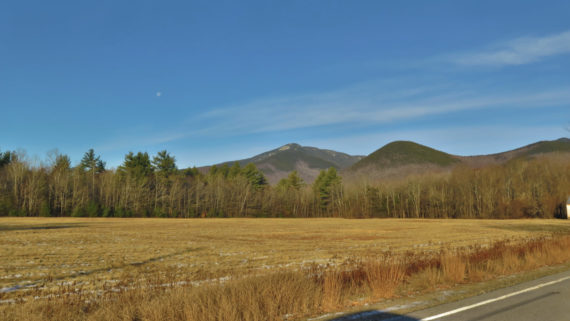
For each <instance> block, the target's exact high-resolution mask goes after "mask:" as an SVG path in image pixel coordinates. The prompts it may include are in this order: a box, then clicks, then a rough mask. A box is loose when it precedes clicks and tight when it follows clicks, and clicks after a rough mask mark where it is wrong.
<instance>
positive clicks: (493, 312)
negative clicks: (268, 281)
mask: <svg viewBox="0 0 570 321" xmlns="http://www.w3.org/2000/svg"><path fill="white" fill-rule="evenodd" d="M340 320H358V321H364V320H366V321H372V320H383V321H432V320H437V321H495V320H496V321H570V271H567V272H564V273H560V274H556V275H551V276H547V277H543V278H540V279H536V280H533V281H529V282H525V283H521V284H517V285H515V286H512V287H508V288H504V289H500V290H496V291H493V292H489V293H486V294H483V295H480V296H476V297H471V298H468V299H465V300H461V301H457V302H453V303H448V304H443V305H439V306H436V307H433V308H430V309H427V310H423V311H416V312H412V313H409V314H407V315H398V314H391V313H382V312H380V311H368V312H364V314H362V315H358V314H355V315H352V316H345V317H343V318H340Z"/></svg>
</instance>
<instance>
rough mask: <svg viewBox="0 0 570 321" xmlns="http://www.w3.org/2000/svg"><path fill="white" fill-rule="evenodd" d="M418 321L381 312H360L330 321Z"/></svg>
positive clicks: (417, 320) (400, 315)
mask: <svg viewBox="0 0 570 321" xmlns="http://www.w3.org/2000/svg"><path fill="white" fill-rule="evenodd" d="M376 320H378V321H419V319H416V318H413V317H409V316H406V315H402V314H395V313H390V312H382V311H377V310H370V311H361V312H357V313H352V314H347V315H343V316H342V317H339V318H335V319H332V320H331V321H376Z"/></svg>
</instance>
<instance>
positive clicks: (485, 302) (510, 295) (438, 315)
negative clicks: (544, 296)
mask: <svg viewBox="0 0 570 321" xmlns="http://www.w3.org/2000/svg"><path fill="white" fill-rule="evenodd" d="M568 279H570V276H567V277H563V278H561V279H558V280H554V281H550V282H546V283H542V284H539V285H537V286H533V287H530V288H527V289H524V290H520V291H517V292H513V293H509V294H506V295H503V296H500V297H498V298H494V299H490V300H486V301H482V302H479V303H475V304H472V305H468V306H465V307H462V308H459V309H455V310H451V311H447V312H444V313H440V314H437V315H432V316H431V317H427V318H423V319H421V320H420V321H430V320H435V319H439V318H443V317H446V316H448V315H452V314H456V313H459V312H463V311H466V310H469V309H473V308H476V307H479V306H482V305H485V304H489V303H493V302H497V301H500V300H504V299H506V298H510V297H512V296H515V295H519V294H522V293H525V292H530V291H533V290H536V289H540V288H542V287H545V286H549V285H552V284H556V283H560V282H562V281H566V280H568Z"/></svg>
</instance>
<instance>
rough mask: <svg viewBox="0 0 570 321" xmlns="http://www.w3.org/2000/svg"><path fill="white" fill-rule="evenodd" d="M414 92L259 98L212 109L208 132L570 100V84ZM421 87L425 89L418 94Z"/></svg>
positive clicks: (381, 120) (366, 121)
mask: <svg viewBox="0 0 570 321" xmlns="http://www.w3.org/2000/svg"><path fill="white" fill-rule="evenodd" d="M408 92H409V94H408V95H405V94H403V91H400V92H386V91H382V90H381V89H380V88H374V87H368V88H367V90H362V88H360V89H359V90H341V91H339V92H331V93H324V94H314V95H302V96H292V97H288V98H285V97H283V98H278V99H266V100H258V101H253V102H251V103H246V104H242V105H238V106H233V107H229V108H221V109H215V110H212V111H210V112H208V113H206V114H204V115H202V117H201V121H202V122H205V123H211V124H212V126H203V127H202V133H203V134H220V135H228V134H233V135H241V134H254V133H266V132H279V131H287V130H295V129H303V128H313V127H319V126H330V125H350V124H355V125H359V126H362V125H375V124H386V123H392V122H397V121H403V120H408V119H414V118H421V117H426V116H431V115H438V114H446V113H452V112H459V111H465V110H474V109H485V108H504V107H514V108H541V107H549V106H561V105H566V104H568V102H569V101H570V88H559V89H557V90H547V91H536V92H525V93H520V92H516V93H513V92H511V93H508V92H505V93H501V94H484V93H479V92H472V91H466V90H460V89H449V88H448V89H446V90H432V91H427V92H422V91H420V90H419V89H418V88H416V90H411V89H410V90H408ZM416 92H420V93H419V94H417V93H416Z"/></svg>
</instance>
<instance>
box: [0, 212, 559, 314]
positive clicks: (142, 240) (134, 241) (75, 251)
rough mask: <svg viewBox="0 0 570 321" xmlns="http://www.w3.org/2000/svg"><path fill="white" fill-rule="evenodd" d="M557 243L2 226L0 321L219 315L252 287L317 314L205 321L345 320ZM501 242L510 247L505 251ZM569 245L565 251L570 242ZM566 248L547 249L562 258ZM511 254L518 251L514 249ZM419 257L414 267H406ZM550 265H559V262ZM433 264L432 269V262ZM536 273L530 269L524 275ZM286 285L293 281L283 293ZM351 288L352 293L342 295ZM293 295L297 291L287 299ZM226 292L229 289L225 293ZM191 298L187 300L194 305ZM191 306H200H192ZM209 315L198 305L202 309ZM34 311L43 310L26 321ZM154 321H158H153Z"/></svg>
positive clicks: (489, 233) (439, 224) (199, 228)
mask: <svg viewBox="0 0 570 321" xmlns="http://www.w3.org/2000/svg"><path fill="white" fill-rule="evenodd" d="M553 235H558V236H562V237H564V236H567V235H570V222H569V221H564V220H501V221H497V220H398V219H378V220H347V219H186V220H177V219H73V218H41V219H40V218H0V242H1V244H2V247H1V248H0V257H1V258H2V259H1V262H0V289H1V290H0V302H2V304H1V305H0V311H3V312H2V313H6V314H4V317H5V318H6V319H11V318H13V319H17V318H18V317H21V316H22V315H25V316H26V318H30V319H33V316H35V317H37V319H42V318H45V319H50V318H52V319H62V318H64V317H62V315H61V314H56V315H46V313H47V312H46V307H50V306H51V305H53V304H54V302H59V301H57V300H63V299H65V300H72V301H73V300H76V299H72V297H73V298H76V297H77V298H79V299H78V300H80V301H73V302H74V303H73V304H72V305H71V306H76V305H78V304H79V305H83V304H89V302H94V301H97V300H102V299H101V298H106V299H109V298H112V296H113V295H115V297H114V298H115V299H111V301H112V302H116V301H117V300H119V299H117V295H121V294H122V298H123V299H124V298H125V297H127V296H133V295H135V296H136V295H142V296H143V297H144V299H141V298H136V299H133V298H131V299H129V300H135V301H136V300H139V301H140V300H143V301H144V300H147V299H148V300H151V301H152V302H154V304H157V303H156V302H157V301H156V300H160V297H170V298H171V299H170V300H171V301H172V300H174V299H173V293H178V292H176V291H182V290H183V289H186V290H185V291H186V292H184V293H183V294H182V293H178V294H177V295H176V298H177V300H178V299H181V298H186V299H188V300H190V299H189V298H188V296H192V297H193V296H196V295H198V296H200V295H206V294H204V293H203V292H204V291H206V292H207V291H217V292H216V293H217V294H216V295H212V294H208V295H206V296H207V297H209V299H208V300H210V301H211V302H210V303H208V304H210V305H212V304H214V305H216V306H217V308H219V307H220V305H223V303H220V302H218V301H215V300H214V299H213V297H217V298H218V299H219V300H222V301H223V300H228V298H231V297H232V296H234V295H237V296H238V297H239V296H240V295H238V294H235V293H234V294H232V293H229V294H228V293H226V294H224V295H222V294H220V293H223V292H224V291H230V292H231V289H232V287H238V288H240V289H244V288H249V287H251V289H250V290H249V291H250V292H260V291H261V290H260V288H259V287H263V286H262V285H261V284H262V283H264V282H265V283H270V284H273V285H275V283H276V282H277V283H279V284H280V285H279V287H281V288H282V289H283V291H297V292H298V291H305V292H306V295H307V296H313V297H318V298H315V300H317V299H318V300H317V301H318V303H315V302H316V301H315V302H313V301H314V300H313V301H310V300H309V301H307V302H305V301H303V302H289V303H287V304H285V303H283V304H282V305H283V306H282V307H280V308H279V309H281V310H279V311H277V310H275V311H273V310H268V311H264V312H263V313H265V314H259V315H257V314H256V313H257V312H255V311H254V310H256V309H257V310H263V309H262V308H260V307H259V306H258V307H257V308H255V306H256V304H258V303H255V300H254V299H251V300H253V301H251V302H249V303H242V304H247V305H251V307H249V308H251V309H252V311H250V312H251V314H248V315H244V314H240V315H233V316H232V315H231V313H230V312H228V313H230V314H223V315H218V314H216V315H211V316H209V317H208V318H209V319H212V320H216V319H220V320H221V319H232V318H233V319H236V320H237V319H242V318H248V319H263V318H267V317H268V316H270V317H271V318H272V319H287V318H292V319H295V318H298V317H301V316H307V315H311V314H312V313H317V312H321V311H332V310H335V309H337V308H341V307H342V306H344V305H346V300H348V299H350V298H349V297H347V295H354V296H361V297H362V296H365V297H371V298H376V299H378V298H382V297H388V296H390V295H393V294H394V292H395V291H396V290H397V287H398V286H400V284H401V283H402V282H403V281H404V280H405V283H406V286H408V287H409V286H413V287H415V288H417V289H421V290H426V289H433V288H434V286H436V285H437V284H438V283H441V282H443V281H446V282H448V283H449V282H451V283H454V282H455V283H457V282H463V281H464V280H466V275H469V277H470V279H472V280H475V281H476V280H477V279H485V278H487V276H485V275H484V274H485V273H487V272H489V271H491V270H492V272H493V273H495V274H497V273H498V274H505V273H509V272H516V271H518V270H520V269H523V268H524V269H530V268H533V267H536V266H540V265H542V264H546V263H548V262H550V261H548V262H547V260H546V259H545V257H543V258H542V259H541V258H540V257H538V259H537V258H535V257H534V256H533V258H532V259H531V258H530V256H529V255H528V254H525V253H527V252H528V251H530V250H533V249H539V250H540V252H541V253H542V252H544V249H545V248H548V247H546V246H545V245H544V244H545V243H544V242H546V241H547V240H550V239H552V236H553ZM505 240H508V242H506V243H505V242H502V243H501V241H505ZM533 242H534V243H533ZM541 242H542V243H541ZM564 242H566V243H568V242H569V240H568V238H566V239H565V241H564ZM564 242H563V243H560V244H559V243H556V244H557V245H553V246H552V247H553V248H554V247H556V246H559V247H562V246H565V245H564V244H566V243H564ZM497 244H500V246H502V247H501V248H499V247H498V246H497ZM517 244H523V245H518V247H517ZM507 245H508V246H510V247H508V246H507ZM489 248H497V249H499V250H500V251H502V249H503V248H505V249H506V248H508V251H511V252H509V253H510V254H509V255H512V256H513V257H516V258H521V260H523V259H524V260H523V261H524V262H523V263H524V264H523V263H520V264H519V263H516V264H518V265H516V267H515V265H513V268H512V269H511V268H509V266H507V265H508V264H506V263H505V262H506V261H502V263H500V265H502V266H501V267H500V268H496V267H495V268H493V269H491V268H490V267H489V262H490V260H495V259H497V260H498V259H501V260H505V255H506V254H505V253H506V252H505V253H503V252H501V254H499V255H498V256H497V254H496V253H495V252H496V251H495V252H493V253H495V254H493V253H491V252H489V251H488V250H487V252H484V251H485V249H489ZM499 250H497V251H499ZM521 251H522V252H521ZM524 251H527V252H524ZM537 251H538V250H537ZM523 252H524V253H523ZM474 253H475V254H474ZM485 253H487V254H485ZM489 253H491V254H489ZM533 253H534V252H533ZM537 253H538V252H537ZM414 255H417V257H416V258H413V259H411V258H412V257H414ZM469 255H471V256H469ZM533 255H534V254H533ZM537 255H539V254H537ZM540 255H546V254H540ZM556 255H558V256H560V254H559V253H558V254H556ZM436 258H437V262H436V261H434V260H435V259H436ZM565 258H566V257H565V256H564V257H557V258H556V259H552V260H551V261H552V262H554V263H557V262H559V261H561V260H565ZM541 260H543V261H541ZM467 261H469V262H474V263H473V264H479V265H480V264H483V263H484V264H486V267H485V269H484V270H482V269H479V270H476V269H475V268H474V266H475V265H473V266H471V267H470V266H469V264H468V262H467ZM531 261H532V262H534V263H532V264H531V263H529V262H531ZM410 262H415V263H414V264H415V265H414V266H415V267H414V268H410V264H411V263H410ZM418 262H420V263H421V262H423V263H421V264H420V263H418ZM513 262H514V261H513ZM521 262H522V261H521ZM511 263H512V262H511ZM511 263H509V264H511ZM512 264H515V263H512ZM521 264H523V265H521ZM416 265H417V266H416ZM315 271H316V272H315ZM355 271H356V272H355ZM485 271H487V272H485ZM489 273H490V272H489ZM316 274H318V275H319V277H318V278H319V279H318V282H317V281H315V282H316V283H314V284H317V285H318V286H317V285H315V286H313V287H318V289H316V288H314V289H313V288H310V289H307V288H305V287H306V286H307V285H302V286H301V285H295V284H297V283H299V284H301V283H303V282H299V280H301V279H302V278H306V277H307V275H312V276H314V275H316ZM411 276H413V277H411ZM272 278H273V279H272ZM275 278H279V280H277V279H275ZM284 279H285V280H287V279H290V280H289V281H286V282H285V283H286V284H281V283H282V282H284V281H283V280H284ZM444 279H445V280H444ZM347 280H348V281H347ZM359 280H360V281H359ZM362 280H364V281H362ZM236 282H238V283H239V282H241V283H239V284H237V283H236ZM243 282H246V283H243ZM280 282H281V283H280ZM296 282H297V283H296ZM347 282H348V283H350V286H351V289H352V290H351V291H345V290H343V287H346V286H347V284H348V283H347ZM257 283H259V284H257ZM305 283H307V282H305ZM364 283H365V287H366V289H367V290H366V291H364V292H362V291H360V290H358V291H357V290H354V289H361V288H363V287H364V285H363V284H364ZM392 283H393V284H392ZM256 284H257V285H256ZM290 286H293V288H295V290H287V287H290ZM221 287H224V289H223V290H220V289H221ZM214 288H216V290H214ZM181 289H182V290H181ZM188 289H192V291H193V292H192V291H190V292H192V293H189V292H188ZM196 289H200V290H199V291H198V290H196ZM200 291H202V292H200ZM220 291H222V292H220ZM359 291H360V292H359ZM198 292H200V293H201V294H200V293H198ZM261 292H263V291H261ZM341 292H342V293H341ZM345 292H346V293H348V294H344V293H345ZM124 293H129V294H124ZM142 293H144V294H142ZM316 293H318V294H316ZM157 294H160V295H157ZM275 295H276V294H274V296H275ZM241 296H242V297H243V295H241ZM70 298H71V299H70ZM192 300H193V301H196V298H194V299H192ZM240 300H241V299H240ZM119 301H120V300H119ZM171 301H169V302H170V304H172V302H171ZM66 302H67V301H66ZM129 302H132V301H129ZM137 302H138V301H137ZM68 303H69V302H68ZM58 304H60V305H61V304H62V303H61V302H59V303H58ZM149 304H150V303H149ZM208 304H206V303H204V305H205V306H208ZM232 304H235V303H232ZM164 305H168V304H164ZM289 305H291V306H296V308H294V309H293V310H291V311H289V310H288V308H286V307H287V306H289ZM34 306H38V307H40V306H41V307H42V308H41V309H40V310H37V311H36V312H31V311H32V310H33V309H34ZM202 308H203V307H202ZM22 309H23V310H22ZM51 309H52V308H49V309H48V311H52V310H51ZM78 309H79V310H77V311H79V312H77V311H75V310H74V311H75V312H73V313H75V314H74V315H72V316H71V317H69V318H68V319H83V318H86V319H90V318H91V319H106V318H108V316H109V315H107V314H105V313H112V315H114V316H115V318H116V319H121V320H138V319H149V320H150V319H153V317H150V316H149V315H153V314H152V313H151V314H148V313H144V312H141V310H140V309H138V310H137V309H136V308H133V309H134V310H133V311H135V310H136V311H135V312H132V311H131V312H132V313H134V314H132V315H131V314H128V313H127V314H126V315H123V316H124V317H121V315H119V316H117V313H116V311H115V312H110V311H107V312H105V313H103V312H101V311H102V310H101V308H100V307H99V308H94V307H93V306H89V307H88V308H86V307H85V306H84V307H81V308H78ZM237 309H239V307H237ZM241 309H242V310H244V307H241ZM24 310H25V311H27V312H23V311H24ZM70 310H73V309H70ZM159 310H160V309H159ZM92 311H96V313H95V312H92ZM105 311H106V310H105ZM22 313H23V314H22ZM27 313H29V314H27ZM50 313H52V312H50ZM69 313H72V312H69ZM77 313H80V314H81V317H80V316H79V315H78V314H77ZM180 313H182V312H180ZM204 313H205V312H204V311H203V310H202V311H201V310H199V309H198V310H193V311H186V310H185V312H184V313H183V314H181V315H183V316H179V317H173V318H172V319H180V318H184V319H193V318H192V317H190V316H192V315H194V316H197V315H200V316H202V317H203V318H204V319H208V318H207V317H206V316H205V314H204ZM232 313H234V314H235V311H234V312H232ZM240 313H243V311H241V312H240ZM0 316H2V314H0ZM163 316H164V314H163ZM160 318H161V317H160V315H158V316H157V318H155V319H160Z"/></svg>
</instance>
